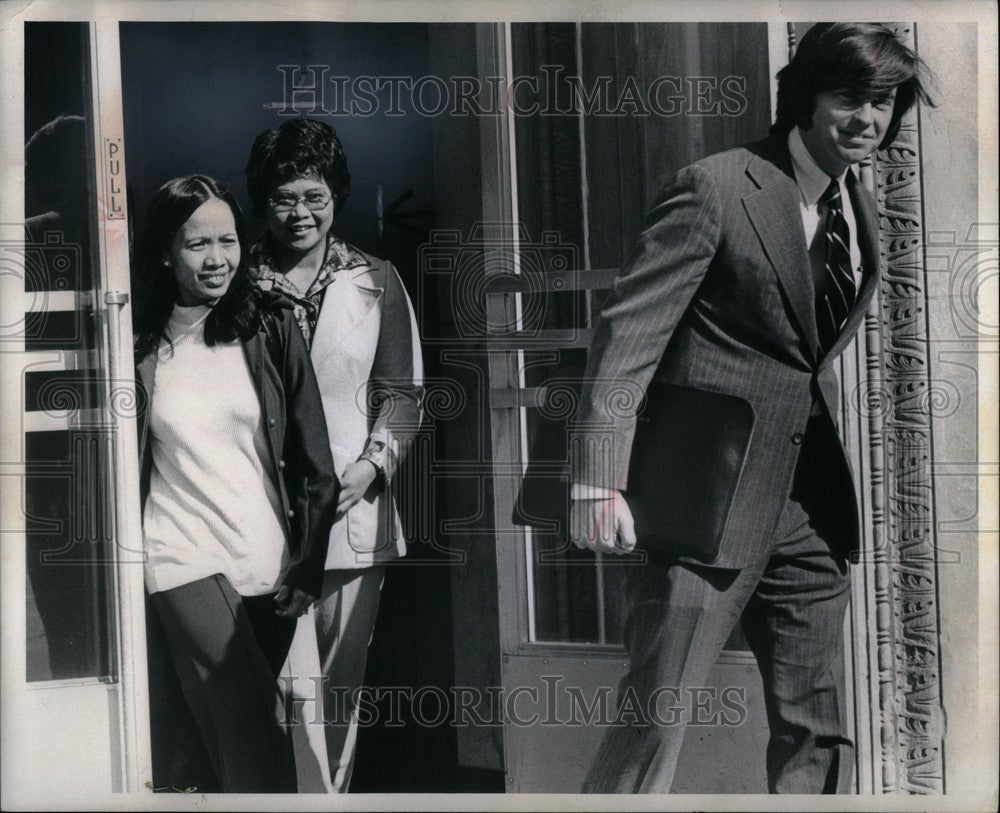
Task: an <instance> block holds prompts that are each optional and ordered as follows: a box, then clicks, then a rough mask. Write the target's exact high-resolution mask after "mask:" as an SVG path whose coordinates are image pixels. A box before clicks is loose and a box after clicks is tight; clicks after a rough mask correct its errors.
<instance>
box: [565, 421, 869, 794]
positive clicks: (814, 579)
mask: <svg viewBox="0 0 1000 813" xmlns="http://www.w3.org/2000/svg"><path fill="white" fill-rule="evenodd" d="M810 436H813V433H812V432H810V433H808V434H807V440H806V443H807V444H809V443H810V440H811V438H810ZM804 451H805V450H804ZM803 460H814V458H813V457H812V456H810V455H805V454H804V455H803ZM803 468H805V467H803ZM824 479H825V478H824V476H823V470H822V467H819V468H817V467H816V466H814V465H810V466H809V467H808V471H805V472H804V473H803V474H802V475H801V476H798V475H797V477H796V483H795V486H794V487H793V490H792V493H791V494H790V495H789V496H788V499H787V500H786V502H785V505H784V508H783V510H782V512H781V516H780V518H779V520H778V523H777V525H776V527H775V529H774V532H773V534H772V541H771V544H770V545H769V546H767V547H766V549H765V553H764V554H763V555H762V556H761V557H759V559H758V560H756V561H754V562H752V563H751V564H750V565H748V566H747V567H744V568H742V569H740V570H728V569H722V568H713V567H708V566H702V565H693V564H688V563H682V562H676V561H673V562H672V561H669V560H665V559H661V558H657V557H656V556H654V555H651V556H649V557H648V561H647V562H646V563H645V564H643V565H641V566H637V567H635V568H633V569H632V572H631V573H630V575H629V576H628V579H629V584H628V585H627V594H628V597H629V599H628V600H629V604H630V607H629V612H628V617H627V622H626V629H625V645H626V648H627V650H628V654H629V661H630V666H629V671H628V673H627V674H626V676H625V677H624V678H623V679H622V681H621V683H620V684H619V687H618V698H619V703H621V701H622V698H623V697H625V696H629V695H631V696H634V697H635V698H638V700H639V702H640V703H647V702H648V701H649V699H650V698H655V697H656V696H658V694H657V693H658V692H659V694H660V695H662V694H663V689H664V687H667V688H670V689H673V690H674V691H675V692H676V694H675V696H679V697H682V698H684V697H690V696H692V695H691V692H690V690H692V689H695V688H698V687H702V686H705V684H706V679H707V678H708V675H709V672H710V670H711V668H712V666H713V665H714V663H715V661H716V659H717V658H718V656H719V654H720V652H721V651H722V648H723V646H724V645H725V642H726V639H727V638H728V636H729V633H730V632H731V631H732V629H733V627H734V626H735V625H736V624H737V623H738V622H739V621H740V620H741V619H742V623H743V629H744V634H745V635H746V638H747V640H748V642H749V643H750V647H751V649H752V650H753V652H754V655H755V656H756V658H757V663H758V665H759V667H760V671H761V675H762V677H763V683H764V696H765V702H766V706H767V719H768V726H769V729H770V740H769V743H768V748H767V755H766V769H767V780H768V788H769V790H770V791H771V792H772V793H849V792H850V790H851V787H850V786H851V779H852V771H853V761H854V746H853V743H852V741H851V739H850V736H849V731H848V719H847V711H846V709H845V702H844V701H845V697H844V694H845V690H846V687H845V674H844V635H843V622H844V612H845V609H846V607H847V602H848V597H849V592H850V590H849V588H850V575H849V571H848V564H847V560H846V558H845V552H844V549H843V546H842V545H841V544H839V541H838V540H837V539H836V538H833V537H835V536H836V535H837V534H836V533H835V532H831V531H829V530H828V528H830V527H833V528H835V527H836V525H835V523H830V522H828V521H827V517H826V516H824V515H825V514H827V513H829V512H830V511H831V510H832V511H835V510H836V507H835V506H830V505H829V504H828V502H829V501H828V494H827V492H826V491H825V490H824V488H823V481H824ZM654 719H655V718H654ZM621 720H622V722H624V723H626V724H624V725H620V726H614V727H610V728H608V730H607V731H606V732H605V735H604V738H603V740H602V742H601V746H600V748H599V751H598V754H597V757H596V759H595V761H594V763H593V765H592V767H591V769H590V772H589V773H588V775H587V778H586V780H585V783H584V786H583V791H584V792H585V793H667V792H669V791H670V787H671V784H672V783H673V777H674V770H675V768H676V765H677V759H678V756H679V754H680V750H681V745H682V742H683V737H684V726H683V725H662V724H658V723H656V722H651V721H650V720H648V719H647V720H642V719H638V718H636V716H635V715H631V716H629V715H621ZM754 756H755V755H752V754H748V755H747V758H748V759H753V758H754Z"/></svg>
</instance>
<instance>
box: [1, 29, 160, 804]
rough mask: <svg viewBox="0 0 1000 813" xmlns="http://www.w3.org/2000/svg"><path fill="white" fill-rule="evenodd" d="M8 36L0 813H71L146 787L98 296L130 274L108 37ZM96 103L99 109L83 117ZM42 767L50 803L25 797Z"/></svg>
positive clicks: (122, 490)
mask: <svg viewBox="0 0 1000 813" xmlns="http://www.w3.org/2000/svg"><path fill="white" fill-rule="evenodd" d="M23 32H24V39H23V44H24V83H25V93H24V98H25V108H24V123H25V134H24V139H25V148H24V155H25V195H24V209H23V214H24V218H23V223H24V225H23V226H22V227H20V228H19V229H18V233H16V234H15V233H13V230H11V231H10V232H9V233H8V232H6V231H5V233H4V235H3V240H2V242H0V251H2V253H3V255H2V260H3V265H4V275H5V276H6V277H7V279H5V280H4V283H5V285H8V286H9V285H10V284H11V283H12V282H16V288H14V287H9V288H7V287H5V296H4V297H3V318H2V320H0V323H2V324H3V325H4V327H5V328H8V327H11V326H13V329H11V330H5V332H4V335H3V337H2V338H3V345H4V346H3V351H4V353H3V363H4V375H3V378H4V380H5V381H6V382H19V383H20V390H19V396H20V397H19V398H18V399H13V398H12V399H6V400H5V406H4V410H5V414H4V419H5V424H4V425H5V426H7V427H10V428H13V427H14V426H15V425H17V426H18V427H19V430H20V431H19V432H18V431H15V432H13V433H5V435H4V452H3V459H4V461H5V467H4V474H14V475H16V476H17V479H16V480H15V479H14V477H10V478H5V482H4V484H3V486H4V490H5V491H4V497H5V516H10V517H12V518H14V520H15V525H14V527H13V528H7V527H5V528H4V531H5V532H7V533H6V534H5V537H4V539H5V548H4V565H5V566H4V571H3V577H4V594H5V596H7V595H18V594H19V593H20V592H21V591H22V590H23V591H24V592H23V595H24V600H23V604H21V606H20V607H19V608H17V609H18V612H14V613H10V614H9V615H10V616H11V617H5V619H4V620H5V622H6V623H5V627H6V626H7V624H8V623H9V624H10V626H9V628H8V630H9V631H11V635H10V636H6V637H5V639H4V660H5V677H6V676H7V675H12V676H13V677H12V678H11V680H10V681H8V682H5V685H4V701H5V703H4V708H5V715H4V728H5V733H9V734H11V736H5V737H4V768H5V775H4V778H5V779H16V781H15V782H13V783H12V784H11V785H9V786H8V787H10V788H11V789H12V792H11V795H10V796H9V797H8V798H10V799H18V800H20V801H23V802H26V803H27V802H30V801H31V800H35V801H36V802H37V801H38V800H39V799H42V798H44V800H45V803H50V804H51V803H58V798H57V797H54V796H53V794H57V795H59V794H61V795H62V796H63V797H64V801H65V802H66V803H69V802H74V803H76V804H80V803H81V800H86V799H91V800H95V799H96V798H100V797H106V795H107V794H108V793H109V792H119V791H125V790H138V789H139V788H141V787H142V783H143V780H145V779H147V778H148V771H146V770H145V769H144V766H145V765H146V764H148V754H143V753H142V752H143V750H144V749H148V736H147V735H145V725H144V720H145V709H144V707H143V704H144V702H145V691H144V689H143V687H142V686H141V685H137V681H136V680H135V678H136V669H137V663H136V661H135V659H134V658H133V657H132V650H133V647H134V644H135V641H134V640H133V638H136V637H138V636H141V635H142V624H141V620H139V621H138V622H137V621H136V619H135V617H134V616H135V613H134V612H133V611H132V608H133V607H134V606H135V597H136V595H137V594H138V596H139V599H140V601H141V594H142V592H141V591H142V568H141V559H139V558H138V557H134V558H133V559H132V561H127V560H128V558H129V556H130V555H132V554H133V553H136V552H138V551H139V546H138V545H137V544H136V543H135V542H134V541H133V542H128V540H127V539H126V534H125V533H124V531H123V527H124V526H123V522H122V518H123V516H125V514H126V513H127V511H128V510H129V509H130V508H132V509H134V504H133V503H134V499H135V493H134V489H133V490H132V491H130V490H129V489H128V488H126V487H123V484H122V478H121V474H122V472H123V468H122V459H123V455H127V454H128V453H129V450H131V454H132V455H133V456H134V454H135V452H134V446H131V447H130V446H129V445H128V441H129V439H130V437H129V434H128V433H129V432H130V431H131V432H132V433H133V434H134V431H135V429H134V423H133V422H132V420H133V419H134V408H133V407H134V405H135V402H134V397H133V394H134V393H133V390H132V384H131V380H130V378H127V377H125V376H123V375H122V372H121V369H122V365H121V357H120V350H121V345H122V344H124V345H125V347H126V349H127V348H128V345H129V344H130V342H129V341H128V340H127V339H126V340H125V341H124V342H123V341H122V338H121V337H122V335H123V334H122V333H121V331H122V330H124V335H126V336H127V335H128V330H129V328H128V325H127V323H126V324H125V326H124V328H123V326H122V324H121V323H120V322H119V321H118V318H117V317H118V315H119V313H118V305H117V304H112V302H113V301H114V302H124V301H127V294H120V295H117V296H115V297H109V296H108V289H109V283H110V281H111V280H112V278H114V279H117V280H123V281H124V284H123V285H122V286H121V287H122V288H123V289H124V290H125V291H127V290H128V283H127V278H128V265H127V259H126V262H125V263H124V265H122V264H120V263H119V265H118V267H117V268H116V269H112V264H111V263H110V262H109V258H112V257H114V256H115V255H116V253H117V257H118V258H119V259H120V257H121V256H126V258H127V244H126V243H125V242H124V241H123V240H121V237H123V236H124V234H125V230H124V228H123V226H124V221H120V226H119V228H118V229H116V228H114V227H113V226H112V225H109V219H110V218H114V217H115V215H114V214H113V213H110V212H109V210H108V207H109V206H110V203H111V202H110V201H109V200H108V199H107V198H105V197H99V196H98V194H96V192H95V190H97V189H98V188H101V189H103V190H108V189H109V187H108V185H107V181H108V178H107V173H106V171H105V170H106V167H104V166H102V163H101V160H100V159H101V157H102V156H104V155H105V154H106V150H105V145H106V144H107V139H106V134H107V133H108V131H109V130H110V129H112V128H114V126H115V118H116V113H115V110H114V107H113V100H114V98H115V93H114V88H115V86H116V85H117V83H118V81H119V77H118V72H117V71H118V69H117V64H114V65H112V66H110V70H109V69H107V67H106V68H105V70H104V71H103V72H102V71H100V70H99V69H98V65H99V62H100V61H101V59H102V58H103V56H104V55H105V54H106V53H107V52H108V49H107V48H106V47H105V48H103V50H102V46H106V45H107V44H108V40H109V39H110V41H111V42H114V43H115V44H116V43H117V29H116V27H114V26H112V27H110V28H109V27H107V26H105V27H103V28H102V29H101V30H99V27H98V26H97V25H95V24H87V23H62V22H59V23H57V22H27V23H25V24H24V27H23ZM112 53H113V51H112ZM102 73H103V79H104V85H103V87H102V88H101V90H102V91H103V95H101V94H99V93H98V85H99V84H100V79H101V76H100V75H101V74H102ZM98 98H103V99H104V100H106V104H108V105H109V106H108V107H106V108H105V109H102V110H99V109H97V102H96V100H97V99H98ZM119 170H120V167H119ZM109 245H110V246H111V248H109ZM11 269H14V270H15V271H16V273H13V274H12V273H10V270H11ZM13 277H17V279H12V278H13ZM8 292H9V293H10V294H11V295H9V296H8V295H7V293H8ZM109 305H110V306H111V307H110V308H109V307H108V306H109ZM129 366H130V362H129ZM123 443H124V445H123ZM6 461H19V462H18V463H17V464H16V467H17V468H14V467H11V468H8V467H7V465H6ZM15 483H17V485H18V486H19V487H18V488H17V489H16V492H15V489H9V490H8V486H12V485H14V484H15ZM12 492H14V493H15V496H16V500H17V503H19V504H16V505H14V504H12V503H13V501H9V500H8V498H9V496H10V494H11V493H12ZM6 509H13V510H10V511H9V513H8V511H7V510H6ZM13 551H16V552H17V559H16V560H14V559H12V558H11V556H12V552H13ZM11 565H13V566H11ZM137 588H138V591H137ZM6 606H7V605H6V603H5V611H6ZM21 610H23V614H22V612H21ZM138 668H139V672H140V675H141V681H139V683H144V681H145V672H144V670H143V669H142V666H141V664H139V665H138ZM10 710H15V712H14V713H9V711H10ZM26 723H27V724H26ZM13 727H16V733H14V732H13ZM81 754H84V755H85V758H84V759H81ZM8 766H16V771H17V776H16V777H14V776H12V775H11V774H10V773H8ZM53 769H55V770H57V772H58V773H59V776H60V779H61V781H60V783H59V784H58V787H52V786H51V783H49V782H45V781H39V778H40V777H45V776H48V775H51V773H52V771H53ZM5 790H7V787H5Z"/></svg>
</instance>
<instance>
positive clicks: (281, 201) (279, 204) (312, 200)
mask: <svg viewBox="0 0 1000 813" xmlns="http://www.w3.org/2000/svg"><path fill="white" fill-rule="evenodd" d="M331 200H333V198H331V197H330V196H329V195H327V194H326V193H325V192H310V193H309V194H307V195H303V196H302V197H299V196H298V195H272V196H271V197H269V198H268V199H267V202H268V203H270V204H271V209H272V210H273V211H274V212H275V213H277V214H285V213H286V212H290V211H292V209H294V208H295V207H296V206H298V205H299V203H304V204H305V206H306V208H307V209H308V210H309V211H310V212H318V211H320V210H322V209H325V208H326V207H327V206H329V205H330V201H331Z"/></svg>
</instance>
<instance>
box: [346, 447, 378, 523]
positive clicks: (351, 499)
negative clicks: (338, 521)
mask: <svg viewBox="0 0 1000 813" xmlns="http://www.w3.org/2000/svg"><path fill="white" fill-rule="evenodd" d="M377 474H378V471H377V469H376V468H375V464H374V463H371V462H369V461H367V460H358V461H356V462H354V463H351V465H349V466H348V467H347V468H346V469H344V473H343V474H342V475H341V476H340V499H339V500H338V501H337V516H338V517H341V516H343V515H344V514H346V513H347V512H348V511H349V510H350V509H351V508H352V507H353V506H355V505H357V503H358V502H360V501H361V498H362V497H364V496H365V494H366V493H367V491H368V489H369V488H371V485H372V483H374V482H375V477H376V476H377Z"/></svg>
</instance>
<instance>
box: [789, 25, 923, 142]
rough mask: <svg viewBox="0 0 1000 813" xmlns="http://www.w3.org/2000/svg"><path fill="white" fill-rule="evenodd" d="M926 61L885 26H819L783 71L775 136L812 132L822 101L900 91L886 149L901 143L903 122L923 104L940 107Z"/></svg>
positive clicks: (886, 136)
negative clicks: (828, 96) (830, 96)
mask: <svg viewBox="0 0 1000 813" xmlns="http://www.w3.org/2000/svg"><path fill="white" fill-rule="evenodd" d="M929 79H930V71H929V70H928V68H927V65H926V64H925V63H924V61H923V60H922V59H921V58H920V57H918V56H917V55H916V54H915V53H914V52H913V51H912V50H910V49H909V48H907V47H906V45H905V44H903V43H902V42H901V41H900V40H899V39H898V38H897V37H896V35H895V34H894V33H893V32H892V29H890V28H889V27H888V26H886V25H882V24H881V23H817V24H816V25H814V26H813V27H812V28H810V29H809V30H808V31H807V32H806V33H805V35H804V36H803V37H802V42H800V43H799V46H798V48H796V50H795V57H794V58H793V59H792V61H791V62H789V63H788V64H787V65H786V66H785V67H784V68H782V69H781V70H780V71H778V103H777V109H776V113H775V120H774V124H773V125H772V127H771V132H772V133H779V132H785V133H787V132H788V131H789V130H791V129H792V127H795V126H796V125H798V126H799V127H800V128H802V129H803V130H808V129H809V128H810V127H811V126H812V117H813V112H814V111H815V110H816V96H817V94H819V93H823V92H847V93H849V94H850V95H851V96H853V97H856V98H858V99H860V100H868V99H875V98H877V97H879V96H881V95H883V94H886V93H888V92H890V91H891V90H892V89H893V88H895V89H896V102H895V104H894V106H893V109H892V119H891V120H890V122H889V126H888V127H887V128H886V131H885V137H884V138H883V139H882V143H881V144H880V145H879V146H880V147H882V148H885V147H887V146H889V145H890V144H892V142H893V141H895V140H896V135H897V133H899V125H900V123H901V122H902V119H903V116H904V115H906V113H907V111H909V109H910V108H911V107H913V105H914V104H916V103H917V100H918V99H919V100H920V101H921V102H922V103H923V104H926V105H929V106H931V107H933V106H934V101H933V99H931V97H930V94H929V93H928V92H927V87H926V85H927V83H928V81H929Z"/></svg>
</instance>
